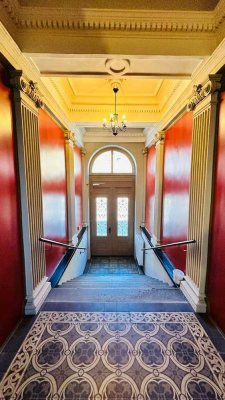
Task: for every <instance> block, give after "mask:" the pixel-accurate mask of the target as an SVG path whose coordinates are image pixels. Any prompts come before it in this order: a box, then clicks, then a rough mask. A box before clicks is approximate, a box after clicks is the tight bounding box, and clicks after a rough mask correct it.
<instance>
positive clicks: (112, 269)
mask: <svg viewBox="0 0 225 400" xmlns="http://www.w3.org/2000/svg"><path fill="white" fill-rule="evenodd" d="M85 273H87V274H95V275H96V274H97V275H102V274H116V275H126V274H143V271H142V269H141V268H140V267H139V266H138V265H137V263H136V262H135V260H134V258H133V257H92V259H91V260H90V261H88V263H87V266H86V269H85Z"/></svg>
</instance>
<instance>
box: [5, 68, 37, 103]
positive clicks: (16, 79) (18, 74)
mask: <svg viewBox="0 0 225 400" xmlns="http://www.w3.org/2000/svg"><path fill="white" fill-rule="evenodd" d="M10 84H11V86H12V87H15V88H17V89H18V90H20V91H21V92H23V93H25V94H26V95H27V96H28V97H29V98H30V99H31V100H32V101H33V102H34V103H35V105H36V107H37V108H42V107H43V106H44V103H43V101H42V98H41V96H40V94H39V91H38V86H37V83H36V82H33V81H32V80H30V81H28V80H26V79H25V78H24V77H23V76H22V71H13V72H11V79H10Z"/></svg>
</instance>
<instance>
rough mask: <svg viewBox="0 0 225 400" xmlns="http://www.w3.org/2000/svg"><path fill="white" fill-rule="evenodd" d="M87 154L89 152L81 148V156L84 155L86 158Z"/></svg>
mask: <svg viewBox="0 0 225 400" xmlns="http://www.w3.org/2000/svg"><path fill="white" fill-rule="evenodd" d="M86 154H87V150H86V149H85V147H82V148H81V155H82V157H85V156H86Z"/></svg>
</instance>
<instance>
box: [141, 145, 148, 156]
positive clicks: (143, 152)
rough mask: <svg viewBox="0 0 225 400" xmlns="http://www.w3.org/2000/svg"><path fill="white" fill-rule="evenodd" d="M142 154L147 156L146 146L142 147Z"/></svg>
mask: <svg viewBox="0 0 225 400" xmlns="http://www.w3.org/2000/svg"><path fill="white" fill-rule="evenodd" d="M141 152H142V155H143V156H147V154H148V148H147V147H145V148H144V149H142V151H141Z"/></svg>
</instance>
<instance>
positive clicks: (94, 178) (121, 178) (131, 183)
mask: <svg viewBox="0 0 225 400" xmlns="http://www.w3.org/2000/svg"><path fill="white" fill-rule="evenodd" d="M101 181H103V182H105V185H104V183H103V187H102V189H105V191H107V188H109V189H110V190H111V187H112V184H113V183H114V182H116V183H117V185H118V188H120V187H121V189H123V188H124V184H126V185H127V188H128V189H130V190H131V192H130V194H131V196H132V202H133V203H132V206H131V207H132V211H133V213H132V214H133V215H132V218H133V220H132V221H131V224H132V227H133V229H132V242H133V244H132V248H133V255H134V250H135V183H136V182H135V175H133V174H92V175H90V176H89V209H90V219H89V221H90V236H89V237H90V252H91V249H92V243H91V241H92V234H91V230H92V229H93V227H92V226H91V201H92V193H91V192H92V187H93V184H95V183H98V182H99V183H100V185H101ZM107 183H108V185H107ZM108 240H109V239H108Z"/></svg>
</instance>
